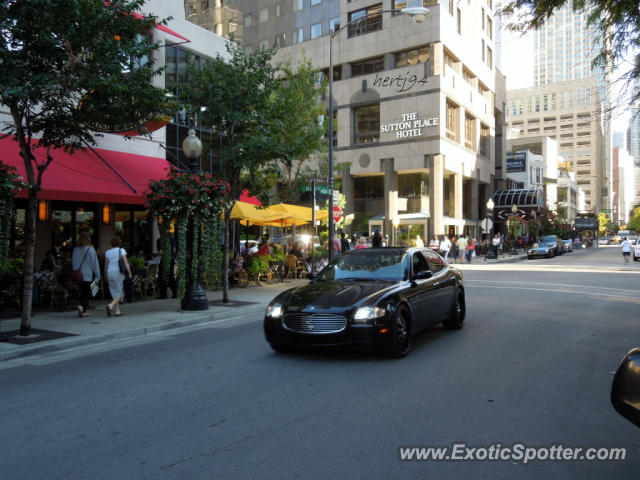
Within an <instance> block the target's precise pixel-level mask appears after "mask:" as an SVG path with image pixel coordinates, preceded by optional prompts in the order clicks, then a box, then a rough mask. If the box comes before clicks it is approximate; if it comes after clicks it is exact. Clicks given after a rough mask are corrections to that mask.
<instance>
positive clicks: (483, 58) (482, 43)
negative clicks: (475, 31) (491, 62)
mask: <svg viewBox="0 0 640 480" xmlns="http://www.w3.org/2000/svg"><path fill="white" fill-rule="evenodd" d="M481 45H482V61H483V62H484V60H485V56H484V50H485V49H484V40H482V42H481Z"/></svg>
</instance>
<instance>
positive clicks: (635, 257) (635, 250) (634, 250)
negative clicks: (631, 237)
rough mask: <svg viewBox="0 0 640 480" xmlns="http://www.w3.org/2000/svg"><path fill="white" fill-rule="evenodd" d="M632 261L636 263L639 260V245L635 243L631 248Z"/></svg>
mask: <svg viewBox="0 0 640 480" xmlns="http://www.w3.org/2000/svg"><path fill="white" fill-rule="evenodd" d="M631 252H632V256H633V261H634V262H637V261H638V260H640V243H637V242H636V244H635V245H634V246H633V248H632V250H631Z"/></svg>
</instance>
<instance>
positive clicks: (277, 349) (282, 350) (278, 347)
mask: <svg viewBox="0 0 640 480" xmlns="http://www.w3.org/2000/svg"><path fill="white" fill-rule="evenodd" d="M269 346H270V347H271V348H272V349H273V351H274V352H278V353H288V352H290V351H291V349H290V348H288V347H285V346H282V345H278V344H277V343H270V344H269Z"/></svg>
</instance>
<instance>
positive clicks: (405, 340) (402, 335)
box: [385, 307, 411, 358]
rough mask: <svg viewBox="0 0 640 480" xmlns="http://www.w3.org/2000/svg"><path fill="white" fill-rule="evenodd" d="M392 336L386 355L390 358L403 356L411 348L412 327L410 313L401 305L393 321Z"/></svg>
mask: <svg viewBox="0 0 640 480" xmlns="http://www.w3.org/2000/svg"><path fill="white" fill-rule="evenodd" d="M390 330H391V332H390V333H391V338H390V339H389V344H388V345H387V349H386V352H385V353H386V355H387V356H388V357H390V358H402V357H404V356H406V355H407V354H408V353H409V350H411V329H410V323H409V313H408V311H407V309H406V308H404V307H400V308H398V310H397V311H396V314H395V316H394V317H393V320H392V322H391V329H390Z"/></svg>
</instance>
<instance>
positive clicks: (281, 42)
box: [276, 33, 285, 48]
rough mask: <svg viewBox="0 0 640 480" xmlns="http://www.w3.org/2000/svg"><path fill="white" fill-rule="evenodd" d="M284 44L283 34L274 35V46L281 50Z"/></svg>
mask: <svg viewBox="0 0 640 480" xmlns="http://www.w3.org/2000/svg"><path fill="white" fill-rule="evenodd" d="M284 42H285V36H284V33H281V34H279V35H276V46H277V47H278V48H282V47H284Z"/></svg>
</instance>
